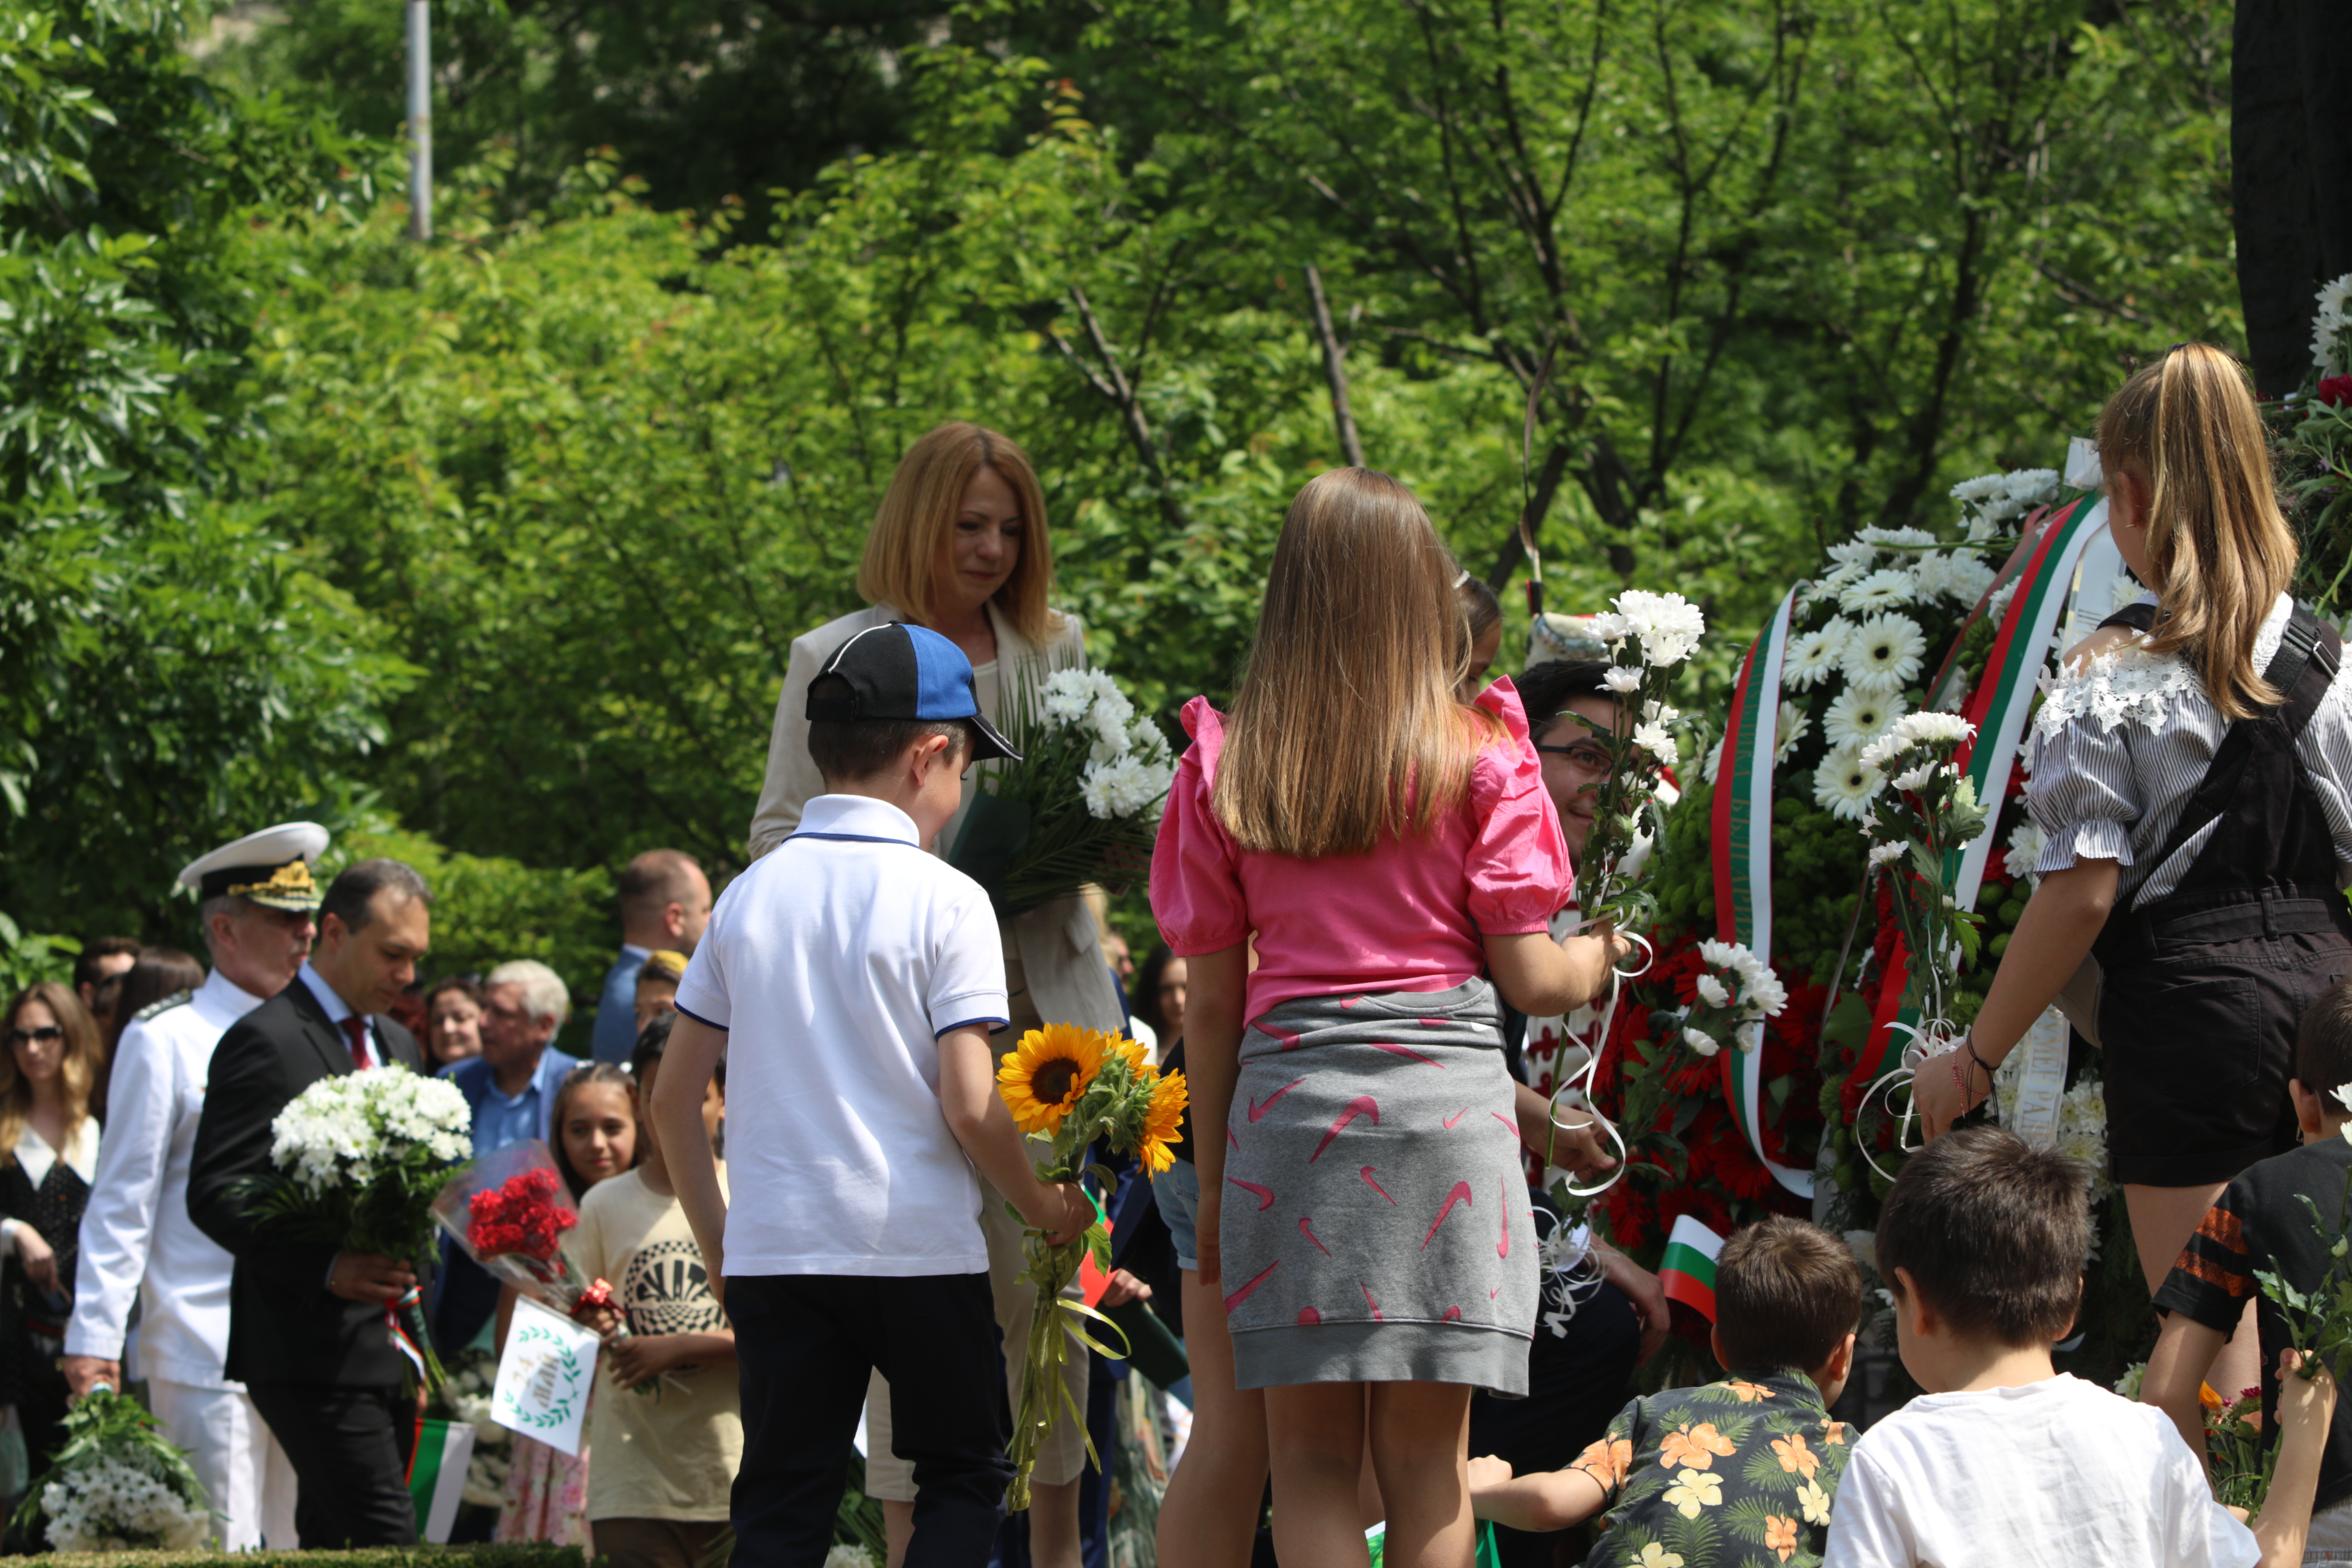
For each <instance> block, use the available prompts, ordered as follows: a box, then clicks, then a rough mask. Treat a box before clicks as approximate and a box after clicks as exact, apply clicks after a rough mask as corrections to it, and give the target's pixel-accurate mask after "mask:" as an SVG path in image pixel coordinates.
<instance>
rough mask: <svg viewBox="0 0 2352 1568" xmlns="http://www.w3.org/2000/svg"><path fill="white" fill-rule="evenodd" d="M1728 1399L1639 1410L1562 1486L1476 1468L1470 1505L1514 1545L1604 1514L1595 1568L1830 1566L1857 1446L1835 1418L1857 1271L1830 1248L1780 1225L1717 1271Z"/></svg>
mask: <svg viewBox="0 0 2352 1568" xmlns="http://www.w3.org/2000/svg"><path fill="white" fill-rule="evenodd" d="M1715 1300H1716V1312H1717V1326H1716V1331H1715V1354H1716V1359H1717V1361H1719V1362H1721V1363H1723V1364H1724V1365H1725V1366H1727V1367H1728V1368H1730V1369H1732V1370H1731V1373H1730V1375H1728V1376H1727V1377H1726V1378H1725V1379H1724V1380H1723V1381H1722V1382H1720V1383H1711V1384H1706V1386H1705V1387H1703V1388H1677V1389H1670V1390H1668V1391H1667V1392H1665V1393H1664V1394H1653V1395H1650V1396H1649V1397H1647V1398H1643V1399H1636V1400H1635V1401H1633V1404H1631V1405H1627V1406H1625V1408H1624V1409H1623V1410H1622V1412H1620V1413H1619V1415H1618V1416H1617V1419H1616V1420H1615V1421H1614V1422H1612V1423H1611V1425H1610V1427H1609V1431H1608V1434H1607V1436H1603V1437H1602V1438H1601V1441H1599V1442H1597V1443H1595V1444H1593V1445H1592V1446H1591V1447H1589V1448H1587V1449H1586V1450H1585V1451H1584V1452H1583V1453H1582V1454H1581V1455H1580V1456H1579V1457H1578V1458H1577V1459H1576V1461H1575V1463H1573V1464H1571V1465H1570V1466H1569V1467H1568V1468H1566V1469H1564V1470H1554V1471H1551V1472H1549V1473H1548V1474H1543V1475H1532V1476H1517V1477H1515V1476H1513V1475H1512V1474H1511V1468H1510V1466H1509V1465H1507V1464H1506V1463H1504V1462H1503V1461H1502V1460H1500V1459H1497V1458H1491V1457H1489V1458H1483V1459H1473V1460H1472V1461H1471V1462H1470V1503H1471V1507H1472V1509H1473V1510H1475V1512H1476V1513H1477V1515H1478V1517H1479V1518H1481V1519H1491V1520H1494V1521H1496V1522H1497V1523H1500V1524H1505V1525H1508V1526H1510V1527H1511V1528H1513V1529H1516V1530H1529V1531H1549V1530H1565V1529H1567V1528H1568V1527H1569V1526H1570V1525H1575V1524H1581V1523H1582V1522H1584V1521H1586V1520H1588V1519H1591V1517H1592V1516H1593V1515H1595V1514H1598V1513H1604V1512H1605V1514H1606V1517H1605V1518H1604V1519H1603V1520H1602V1521H1601V1522H1602V1526H1603V1528H1604V1531H1605V1533H1604V1534H1603V1535H1602V1536H1601V1542H1600V1544H1598V1545H1597V1546H1595V1547H1594V1548H1593V1551H1592V1555H1591V1557H1589V1558H1587V1559H1586V1563H1587V1564H1588V1565H1589V1568H1748V1564H1757V1565H1759V1568H1766V1565H1769V1568H1780V1565H1781V1564H1783V1563H1795V1564H1807V1563H1819V1562H1820V1561H1821V1557H1822V1544H1823V1542H1824V1540H1825V1538H1826V1536H1827V1534H1828V1530H1829V1522H1830V1500H1831V1499H1832V1497H1834V1496H1835V1495H1836V1494H1837V1483H1838V1477H1839V1475H1840V1473H1841V1472H1842V1471H1843V1469H1844V1468H1845V1456H1846V1451H1847V1444H1848V1441H1849V1434H1848V1433H1847V1431H1846V1428H1845V1426H1844V1424H1843V1423H1842V1422H1837V1421H1832V1420H1831V1419H1830V1415H1829V1405H1831V1403H1832V1402H1833V1401H1834V1400H1835V1399H1836V1398H1837V1396H1838V1394H1840V1392H1842V1391H1843V1389H1844V1387H1845V1379H1846V1373H1847V1372H1848V1371H1849V1370H1850V1369H1851V1367H1852V1366H1853V1336H1854V1327H1855V1325H1856V1324H1857V1323H1859V1322H1860V1321H1861V1319H1862V1300H1863V1290H1862V1270H1861V1269H1860V1268H1858V1267H1857V1266H1856V1265H1855V1263H1854V1260H1853V1253H1851V1252H1849V1251H1848V1250H1846V1246H1845V1244H1844V1243H1843V1242H1842V1241H1840V1240H1839V1239H1838V1238H1837V1237H1834V1236H1832V1235H1831V1234H1830V1233H1829V1232H1827V1231H1825V1230H1823V1229H1822V1228H1821V1227H1820V1226H1812V1225H1808V1224H1806V1223H1805V1222H1804V1221H1802V1220H1796V1219H1789V1218H1786V1217H1782V1216H1777V1215H1776V1216H1775V1217H1773V1218H1770V1219H1767V1220H1764V1221H1761V1222H1760V1223H1759V1224H1756V1225H1751V1226H1748V1228H1747V1229H1745V1230H1742V1231H1740V1232H1738V1234H1736V1235H1734V1236H1733V1237H1731V1239H1730V1240H1728V1241H1727V1242H1725V1243H1724V1244H1723V1252H1722V1255H1721V1256H1720V1257H1719V1258H1717V1259H1716V1265H1715Z"/></svg>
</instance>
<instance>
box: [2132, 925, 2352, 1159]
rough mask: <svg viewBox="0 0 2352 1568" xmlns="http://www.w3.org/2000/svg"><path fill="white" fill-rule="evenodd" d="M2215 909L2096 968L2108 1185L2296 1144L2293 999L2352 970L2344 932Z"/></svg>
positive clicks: (2350, 943)
mask: <svg viewBox="0 0 2352 1568" xmlns="http://www.w3.org/2000/svg"><path fill="white" fill-rule="evenodd" d="M2223 913H2224V912H2223V911H2220V910H2216V911H2212V913H2211V915H2209V916H2200V917H2191V918H2189V919H2188V920H2184V921H2177V922H2173V923H2171V924H2170V925H2168V927H2167V928H2166V929H2164V930H2163V931H2161V932H2160V933H2159V934H2158V935H2156V936H2154V937H2153V938H2152V939H2150V940H2148V941H2146V942H2141V943H2139V944H2137V946H2136V948H2135V949H2134V950H2133V951H2132V952H2130V953H2129V955H2128V957H2127V958H2126V960H2125V961H2124V962H2121V963H2108V964H2107V966H2106V969H2105V978H2104V980H2103V982H2102V986H2101V990H2100V996H2099V1038H2100V1041H2101V1043H2102V1044H2103V1045H2104V1047H2105V1057H2106V1060H2105V1062H2104V1063H2103V1064H2102V1072H2101V1074H2100V1076H2101V1078H2102V1079H2103V1080H2104V1082H2105V1089H2106V1100H2107V1168H2108V1171H2109V1173H2111V1174H2112V1175H2113V1176H2114V1178H2115V1179H2116V1181H2117V1182H2130V1183H2137V1184H2141V1185H2144V1186H2151V1187H2196V1186H2205V1185H2209V1184H2212V1183H2216V1182H2226V1181H2228V1180H2230V1178H2231V1177H2232V1176H2235V1175H2236V1174H2237V1173H2239V1172H2241V1171H2242V1170H2244V1169H2245V1168H2246V1167H2247V1166H2249V1165H2251V1164H2253V1163H2255V1162H2256V1161H2258V1160H2266V1159H2268V1158H2270V1157H2271V1156H2272V1155H2273V1154H2282V1153H2284V1152H2286V1151H2287V1150H2289V1149H2292V1148H2294V1144H2295V1139H2296V1128H2295V1120H2294V1102H2293V1101H2292V1100H2290V1099H2289V1098H2288V1096H2287V1088H2286V1086H2287V1080H2288V1079H2291V1078H2293V1077H2294V1041H2295V1033H2296V1031H2297V1029H2298V1028H2299V1027H2300V1026H2301V1024H2302V1021H2303V1014H2304V1009H2305V1008H2306V1007H2308V1006H2310V1005H2311V1004H2312V1003H2314V1002H2315V1001H2317V1000H2318V999H2319V998H2320V996H2321V995H2322V994H2325V993H2326V991H2327V989H2328V988H2329V987H2330V986H2332V985H2334V984H2336V982H2337V981H2338V980H2341V979H2343V978H2344V977H2345V976H2347V974H2352V940H2347V937H2346V936H2345V935H2344V934H2343V932H2342V931H2339V930H2336V929H2318V930H2302V931H2273V932H2272V933H2269V934H2263V933H2262V932H2261V931H2259V927H2260V923H2261V917H2260V916H2259V914H2251V913H2240V912H2238V911H2230V916H2231V918H2217V917H2221V916H2223ZM2250 923H2251V924H2252V925H2253V926H2254V927H2255V928H2256V931H2255V933H2254V934H2246V932H2247V927H2248V925H2249V924H2250ZM2284 923H2289V924H2303V925H2306V926H2308V925H2312V924H2320V925H2322V926H2324V927H2325V926H2326V925H2327V922H2326V921H2312V920H2309V919H2305V920H2301V921H2287V922H2284ZM2330 1087H2333V1086H2330Z"/></svg>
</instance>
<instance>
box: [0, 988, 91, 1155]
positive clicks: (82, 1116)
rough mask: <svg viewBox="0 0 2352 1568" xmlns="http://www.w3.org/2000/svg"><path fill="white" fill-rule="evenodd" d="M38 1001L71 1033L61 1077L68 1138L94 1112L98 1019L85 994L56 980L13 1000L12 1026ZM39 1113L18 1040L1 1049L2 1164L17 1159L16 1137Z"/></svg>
mask: <svg viewBox="0 0 2352 1568" xmlns="http://www.w3.org/2000/svg"><path fill="white" fill-rule="evenodd" d="M27 1002H38V1003H39V1004H40V1005H42V1006H44V1007H47V1009H48V1010H49V1016H51V1017H53V1018H55V1019H56V1020H57V1021H58V1027H59V1028H60V1029H63V1030H64V1031H65V1032H66V1050H65V1057H64V1058H63V1060H62V1061H60V1063H59V1064H58V1087H59V1089H60V1090H61V1091H62V1092H63V1094H64V1096H65V1102H66V1130H65V1135H66V1141H67V1142H72V1141H73V1135H74V1133H75V1131H77V1130H79V1128H80V1126H81V1124H82V1122H83V1121H84V1120H86V1119H87V1118H88V1117H89V1090H90V1086H91V1085H92V1084H94V1083H96V1082H97V1081H98V1058H99V1050H100V1043H99V1037H98V1020H97V1019H95V1018H93V1017H91V1016H89V1008H87V1007H85V1006H83V1005H81V998H80V997H79V996H77V995H75V994H73V992H72V991H71V990H70V989H69V988H68V987H67V986H63V985H60V984H58V983H57V982H56V981H54V980H36V981H35V982H33V984H30V985H27V986H26V987H25V988H24V989H23V990H22V991H19V992H17V993H16V1000H15V1001H13V1002H11V1003H9V1004H8V1027H9V1028H11V1029H14V1028H16V1027H17V1026H18V1025H17V1023H16V1020H17V1018H18V1017H19V1016H22V1015H23V1013H24V1011H25V1004H26V1003H27ZM32 1117H33V1086H32V1083H31V1081H30V1080H28V1079H26V1077H25V1075H24V1074H22V1073H20V1072H18V1071H17V1070H16V1045H15V1042H14V1041H11V1042H9V1045H8V1048H7V1049H6V1050H0V1165H5V1164H8V1163H12V1162H14V1161H15V1160H16V1140H17V1139H19V1138H21V1137H23V1136H24V1135H25V1123H26V1122H27V1121H31V1120H32Z"/></svg>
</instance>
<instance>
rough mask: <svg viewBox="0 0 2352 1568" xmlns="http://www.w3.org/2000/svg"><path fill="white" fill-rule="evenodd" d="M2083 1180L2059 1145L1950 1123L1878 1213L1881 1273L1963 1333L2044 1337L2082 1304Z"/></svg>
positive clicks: (2059, 1330)
mask: <svg viewBox="0 0 2352 1568" xmlns="http://www.w3.org/2000/svg"><path fill="white" fill-rule="evenodd" d="M2089 1187H2090V1173H2089V1172H2087V1171H2085V1170H2084V1168H2083V1167H2082V1166H2081V1165H2080V1164H2078V1163H2075V1162H2074V1161H2073V1160H2070V1159H2068V1158H2067V1157H2066V1156H2065V1155H2063V1154H2061V1153H2060V1152H2058V1151H2057V1150H2055V1149H2041V1148H2036V1147H2034V1146H2033V1145H2032V1144H2031V1143H2028V1142H2025V1141H2024V1140H2023V1139H2021V1138H2019V1137H2018V1136H2017V1135H2016V1134H2014V1133H2011V1132H2005V1131H2001V1130H2000V1128H1998V1127H1966V1128H1962V1129H1960V1130H1959V1131H1956V1132H1948V1133H1946V1134H1944V1136H1942V1137H1941V1138H1938V1139H1937V1140H1936V1141H1935V1142H1932V1143H1930V1144H1928V1145H1927V1147H1926V1148H1924V1149H1922V1150H1920V1151H1919V1152H1917V1153H1916V1154H1914V1155H1912V1156H1911V1157H1910V1159H1908V1160H1907V1161H1906V1162H1904V1165H1903V1170H1902V1173H1901V1174H1899V1175H1897V1176H1896V1177H1895V1185H1894V1187H1893V1189H1892V1190H1891V1191H1889V1192H1888V1193H1887V1194H1886V1202H1885V1205H1882V1206H1881V1207H1880V1209H1879V1211H1878V1271H1879V1273H1880V1274H1881V1275H1882V1276H1884V1277H1885V1280H1886V1282H1887V1285H1888V1286H1889V1288H1890V1289H1893V1290H1894V1291H1895V1293H1896V1294H1897V1295H1898V1296H1899V1295H1901V1294H1902V1293H1903V1287H1902V1284H1901V1282H1900V1281H1898V1280H1897V1279H1896V1278H1895V1270H1896V1269H1897V1268H1907V1269H1909V1270H1910V1271H1911V1279H1912V1280H1913V1282H1914V1283H1915V1284H1916V1286H1917V1287H1918V1290H1919V1294H1920V1295H1921V1296H1922V1297H1923V1298H1925V1300H1927V1305H1928V1306H1929V1307H1931V1308H1933V1309H1934V1310H1935V1312H1936V1315H1937V1317H1939V1318H1942V1319H1943V1320H1944V1321H1945V1322H1947V1323H1948V1324H1949V1325H1951V1327H1952V1329H1953V1330H1954V1331H1956V1332H1958V1333H1960V1334H1964V1335H1986V1336H1990V1337H1991V1338H1993V1339H1995V1340H1998V1341H2000V1342H2001V1343H2002V1344H2005V1345H2011V1346H2014V1347H2017V1348H2020V1349H2023V1348H2025V1347H2027V1346H2031V1345H2045V1346H2046V1345H2048V1344H2050V1343H2052V1342H2054V1341H2057V1340H2060V1339H2063V1338H2064V1337H2065V1335H2066V1331H2067V1330H2068V1329H2069V1328H2071V1327H2072V1326H2073V1324H2074V1315H2075V1313H2076V1311H2077V1310H2080V1308H2081V1307H2082V1303H2083V1267H2084V1263H2085V1261H2086V1260H2087V1259H2088V1258H2089V1257H2090V1252H2091V1205H2090V1199H2089ZM1721 1268H1722V1265H1721V1264H1720V1263H1719V1262H1718V1263H1717V1274H1718V1284H1719V1283H1720V1279H1719V1276H1720V1272H1721Z"/></svg>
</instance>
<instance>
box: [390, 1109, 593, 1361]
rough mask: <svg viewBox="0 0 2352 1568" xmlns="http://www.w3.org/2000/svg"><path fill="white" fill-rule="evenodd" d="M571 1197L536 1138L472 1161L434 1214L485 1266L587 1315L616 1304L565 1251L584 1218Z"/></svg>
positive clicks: (435, 1204)
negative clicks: (567, 1238) (570, 1235)
mask: <svg viewBox="0 0 2352 1568" xmlns="http://www.w3.org/2000/svg"><path fill="white" fill-rule="evenodd" d="M568 1199H569V1194H567V1193H565V1191H564V1188H563V1177H562V1174H561V1173H558V1172H557V1170H556V1168H555V1160H554V1157H553V1156H552V1155H551V1154H549V1152H547V1145H546V1144H544V1143H542V1142H540V1141H539V1140H538V1139H536V1138H531V1139H526V1140H525V1141H524V1142H520V1143H509V1144H508V1145H507V1146H506V1147H505V1148H503V1149H498V1150H494V1151H492V1152H489V1153H488V1154H485V1155H483V1156H482V1157H481V1158H480V1159H478V1160H476V1161H475V1162H474V1163H472V1164H471V1165H469V1166H467V1168H466V1170H465V1171H464V1172H463V1173H461V1174H460V1175H458V1177H457V1179H456V1180H455V1181H453V1182H451V1183H450V1184H448V1185H447V1186H446V1187H444V1188H442V1189H441V1195H440V1196H438V1197H436V1198H435V1199H434V1200H433V1217H434V1218H435V1219H436V1220H438V1221H440V1222H441V1228H442V1229H444V1230H446V1231H447V1232H448V1233H449V1234H450V1235H451V1236H452V1237H456V1238H457V1245H458V1246H460V1247H464V1248H465V1249H466V1252H467V1256H468V1257H470V1258H473V1260H474V1261H475V1262H477V1263H478V1264H480V1265H481V1266H482V1267H483V1268H487V1269H488V1270H489V1271H490V1272H491V1273H492V1274H495V1275H497V1276H498V1277H499V1279H503V1280H505V1281H506V1282H507V1283H508V1284H509V1285H512V1286H514V1287H515V1288H516V1289H519V1290H520V1291H522V1292H523V1293H524V1294H525V1295H527V1296H531V1297H534V1298H536V1299H538V1300H541V1301H545V1302H546V1303H547V1304H548V1305H550V1306H551V1307H555V1308H558V1309H560V1310H562V1311H566V1312H569V1313H571V1314H572V1316H573V1317H575V1318H582V1317H585V1316H587V1315H588V1313H589V1312H591V1311H593V1310H594V1309H596V1308H598V1307H602V1306H606V1305H609V1304H610V1303H611V1301H612V1300H613V1288H612V1287H611V1286H610V1285H607V1284H606V1283H604V1281H603V1280H602V1279H595V1280H591V1279H587V1278H585V1277H584V1276H583V1275H582V1274H581V1272H580V1271H579V1270H578V1269H577V1268H573V1267H572V1260H571V1259H570V1258H567V1257H565V1256H564V1253H563V1233H564V1232H565V1231H568V1230H570V1229H571V1228H572V1226H576V1225H578V1224H579V1223H580V1211H579V1210H578V1209H576V1208H574V1207H572V1205H571V1203H570V1202H569V1201H568ZM622 1331H623V1332H626V1331H627V1330H626V1328H625V1327H624V1328H623V1330H622Z"/></svg>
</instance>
